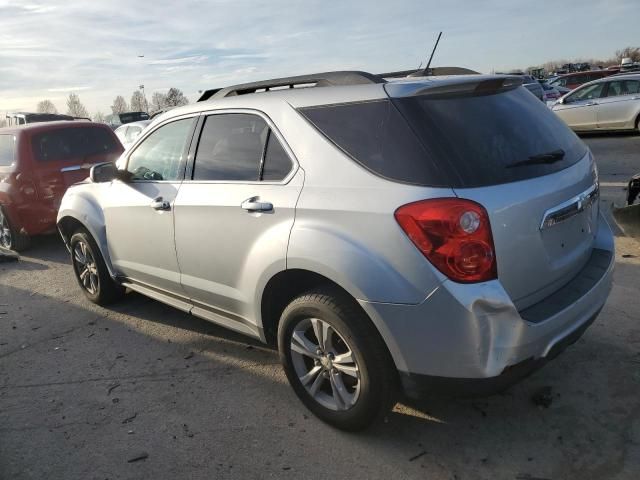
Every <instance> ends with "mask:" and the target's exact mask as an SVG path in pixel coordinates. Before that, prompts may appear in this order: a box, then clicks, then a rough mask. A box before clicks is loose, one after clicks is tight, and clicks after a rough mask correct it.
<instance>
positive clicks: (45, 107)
mask: <svg viewBox="0 0 640 480" xmlns="http://www.w3.org/2000/svg"><path fill="white" fill-rule="evenodd" d="M36 112H38V113H58V109H57V108H56V106H55V105H54V104H53V102H52V101H51V100H48V99H47V100H42V101H40V102H38V106H37V107H36Z"/></svg>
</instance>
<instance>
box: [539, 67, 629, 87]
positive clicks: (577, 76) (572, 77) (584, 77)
mask: <svg viewBox="0 0 640 480" xmlns="http://www.w3.org/2000/svg"><path fill="white" fill-rule="evenodd" d="M614 73H618V70H615V69H611V70H609V69H607V70H591V71H590V72H576V73H569V74H567V75H560V76H559V77H557V78H554V79H553V80H551V81H550V82H549V85H551V86H552V87H566V88H570V89H571V90H573V89H574V88H577V87H579V86H580V85H583V84H585V83H587V82H591V81H593V80H598V79H600V78H604V77H608V76H609V75H613V74H614Z"/></svg>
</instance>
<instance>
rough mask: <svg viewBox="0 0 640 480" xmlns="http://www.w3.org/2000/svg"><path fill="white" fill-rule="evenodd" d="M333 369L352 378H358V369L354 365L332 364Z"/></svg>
mask: <svg viewBox="0 0 640 480" xmlns="http://www.w3.org/2000/svg"><path fill="white" fill-rule="evenodd" d="M333 368H335V369H336V370H338V371H339V372H341V373H344V374H346V375H349V376H351V377H353V378H358V367H357V366H356V365H355V364H354V365H343V364H340V363H334V364H333Z"/></svg>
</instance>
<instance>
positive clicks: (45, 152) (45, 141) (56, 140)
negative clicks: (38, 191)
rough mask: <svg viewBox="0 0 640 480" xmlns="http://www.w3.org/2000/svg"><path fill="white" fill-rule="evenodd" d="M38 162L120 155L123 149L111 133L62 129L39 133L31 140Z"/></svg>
mask: <svg viewBox="0 0 640 480" xmlns="http://www.w3.org/2000/svg"><path fill="white" fill-rule="evenodd" d="M31 145H32V147H33V154H34V156H35V158H36V160H38V161H41V162H52V161H57V160H66V159H74V160H77V159H79V158H80V159H83V158H85V157H90V156H93V155H103V154H108V153H118V152H119V151H120V150H121V148H120V146H119V145H118V143H117V142H116V139H115V138H114V136H113V135H112V134H111V132H110V131H108V130H106V129H104V128H96V127H75V128H60V129H56V130H50V131H48V132H42V133H38V134H36V135H34V136H33V138H32V140H31Z"/></svg>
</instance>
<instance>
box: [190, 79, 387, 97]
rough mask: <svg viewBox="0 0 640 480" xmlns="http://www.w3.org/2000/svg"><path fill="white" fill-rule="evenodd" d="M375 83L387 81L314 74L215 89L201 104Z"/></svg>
mask: <svg viewBox="0 0 640 480" xmlns="http://www.w3.org/2000/svg"><path fill="white" fill-rule="evenodd" d="M375 83H386V80H385V79H384V78H382V77H381V76H379V75H374V74H371V73H367V72H359V71H339V72H325V73H313V74H310V75H299V76H296V77H285V78H274V79H272V80H262V81H259V82H252V83H243V84H240V85H233V86H231V87H225V88H214V89H211V90H206V91H204V92H203V93H202V95H201V96H200V98H199V99H198V101H199V102H203V101H205V100H208V99H210V98H224V97H233V96H236V95H246V94H248V93H255V92H256V91H258V90H264V91H267V92H268V91H269V90H271V89H274V88H282V87H288V88H295V87H296V85H298V86H300V85H306V84H309V85H310V86H314V87H328V86H339V85H342V86H344V85H365V84H375Z"/></svg>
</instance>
